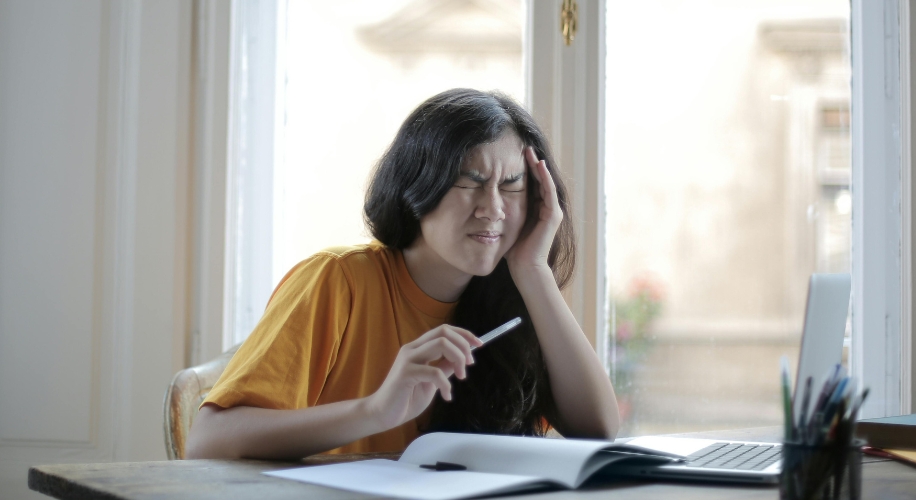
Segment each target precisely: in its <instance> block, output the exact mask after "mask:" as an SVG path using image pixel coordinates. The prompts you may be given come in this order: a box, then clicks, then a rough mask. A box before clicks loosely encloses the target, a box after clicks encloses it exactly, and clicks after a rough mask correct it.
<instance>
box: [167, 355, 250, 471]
mask: <svg viewBox="0 0 916 500" xmlns="http://www.w3.org/2000/svg"><path fill="white" fill-rule="evenodd" d="M239 345H241V344H239ZM239 345H236V346H235V347H233V348H231V349H229V350H228V351H226V352H224V353H222V354H220V355H219V356H218V357H217V358H216V359H214V360H212V361H208V362H207V363H204V364H202V365H198V366H192V367H190V368H185V369H184V370H181V371H180V372H178V373H176V374H175V377H174V378H172V383H171V384H169V388H168V390H166V392H165V401H164V403H163V405H162V406H163V413H164V414H165V415H164V417H165V418H164V421H163V431H164V432H165V452H166V454H167V455H168V457H169V460H184V456H185V443H186V442H187V439H188V430H190V429H191V423H192V422H193V421H194V417H195V416H197V408H198V407H199V406H200V404H201V403H203V401H204V398H206V397H207V394H208V393H209V392H210V389H212V388H213V385H214V384H216V381H217V380H219V377H220V375H222V374H223V370H225V369H226V365H228V364H229V360H230V359H232V356H233V355H234V354H235V351H237V350H238V349H239Z"/></svg>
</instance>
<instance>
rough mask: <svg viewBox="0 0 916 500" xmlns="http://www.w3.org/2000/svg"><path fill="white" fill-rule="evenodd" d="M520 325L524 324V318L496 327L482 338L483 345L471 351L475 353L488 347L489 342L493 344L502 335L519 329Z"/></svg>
mask: <svg viewBox="0 0 916 500" xmlns="http://www.w3.org/2000/svg"><path fill="white" fill-rule="evenodd" d="M520 324H522V318H515V319H512V320H509V321H507V322H506V323H504V324H503V325H501V326H498V327H496V328H495V329H493V330H492V331H490V332H488V333H487V334H486V335H484V336H482V337H480V341H481V342H483V344H481V345H479V346H477V347H471V350H472V351H473V350H474V349H480V348H481V347H483V346H485V345H487V344H488V343H489V342H492V341H493V340H494V339H496V338H497V337H499V336H500V335H502V334H504V333H506V332H508V331H509V330H512V329H513V328H515V327H517V326H518V325H520Z"/></svg>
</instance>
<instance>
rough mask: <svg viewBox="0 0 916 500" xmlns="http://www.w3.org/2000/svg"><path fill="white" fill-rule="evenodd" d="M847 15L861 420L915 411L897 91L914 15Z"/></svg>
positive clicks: (895, 4)
mask: <svg viewBox="0 0 916 500" xmlns="http://www.w3.org/2000/svg"><path fill="white" fill-rule="evenodd" d="M850 14H851V15H850V22H851V24H852V30H851V31H852V36H851V42H850V44H851V53H852V54H851V56H852V103H851V116H852V123H851V126H852V200H853V201H852V206H853V212H852V213H853V221H852V283H853V285H852V287H853V289H852V349H851V359H850V368H851V371H852V373H853V374H855V375H856V376H857V377H858V378H859V379H860V380H861V381H862V383H863V384H864V385H865V386H867V387H869V388H870V390H871V395H870V397H869V399H868V400H867V401H866V403H865V405H864V407H863V409H862V413H861V417H862V418H874V417H883V416H888V415H899V414H901V413H910V412H911V411H912V405H911V402H912V398H911V395H912V392H911V391H912V360H913V356H912V350H911V339H912V324H911V323H912V322H911V319H910V318H911V317H912V283H913V279H912V266H911V261H912V244H911V241H910V238H909V234H910V231H909V228H910V227H911V224H912V206H911V202H910V189H909V185H908V184H909V181H910V179H911V166H910V163H909V158H908V156H909V154H908V151H909V149H910V137H909V129H910V126H909V123H908V121H909V116H910V114H911V113H910V109H909V106H910V103H909V101H910V99H909V95H908V90H907V92H901V89H906V88H907V87H908V81H909V66H910V65H909V59H908V58H909V50H908V47H909V31H910V22H909V20H910V18H909V8H908V5H907V2H905V1H901V0H883V1H881V2H875V1H871V0H853V1H852V9H851V13H850ZM901 14H903V15H901ZM901 21H903V22H901ZM901 56H902V57H901ZM901 77H903V78H901ZM902 81H903V82H902ZM902 83H903V84H902ZM904 132H906V133H904ZM903 180H907V181H908V182H907V183H904V182H903ZM904 186H907V187H906V188H905V189H904Z"/></svg>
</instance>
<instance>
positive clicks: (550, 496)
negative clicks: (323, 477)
mask: <svg viewBox="0 0 916 500" xmlns="http://www.w3.org/2000/svg"><path fill="white" fill-rule="evenodd" d="M779 432H780V430H779V428H777V427H766V428H758V429H742V430H734V431H715V432H702V433H690V434H682V436H684V437H698V438H712V439H735V440H748V441H762V442H778V441H779ZM396 457H397V454H374V455H372V456H371V458H396ZM357 458H360V459H362V458H369V457H368V456H366V455H346V456H338V457H311V458H308V459H305V460H304V461H303V462H261V461H254V460H176V461H172V462H130V463H106V464H69V465H43V466H37V467H32V468H31V469H30V470H29V488H31V489H33V490H35V491H38V492H41V493H44V494H46V495H50V496H52V497H55V498H61V499H86V498H100V499H129V500H146V499H150V500H151V499H162V498H182V499H185V498H186V499H201V500H203V499H214V500H216V499H219V500H223V499H227V500H233V499H256V500H258V499H263V500H267V499H271V500H273V499H287V498H288V499H297V500H301V499H303V498H320V499H321V500H343V499H348V500H349V499H364V498H368V497H367V496H366V495H362V494H360V493H351V492H347V491H340V490H334V489H330V488H325V487H322V486H314V485H309V484H303V483H297V482H294V481H287V480H283V479H277V478H272V477H268V476H264V475H262V474H261V472H263V471H267V470H275V469H282V468H284V467H296V466H300V465H302V464H303V463H304V464H312V465H314V464H321V463H333V462H336V461H346V460H354V459H357ZM865 462H866V463H864V464H863V466H862V472H863V476H864V478H863V484H862V498H863V499H873V498H874V499H882V500H885V499H887V500H895V499H912V498H913V497H914V496H916V468H913V467H909V466H907V465H904V464H901V463H898V462H894V461H890V460H884V459H876V458H874V457H865ZM536 495H537V500H583V499H603V498H613V499H614V500H617V499H621V500H627V499H637V498H638V499H644V498H672V499H675V498H676V499H692V498H697V499H713V500H714V499H720V498H721V499H736V498H740V499H748V500H750V499H758V498H759V499H770V500H772V499H776V498H779V491H778V489H777V488H776V487H774V486H730V485H714V484H693V483H676V482H664V483H661V482H653V483H647V482H630V481H627V482H622V481H619V482H612V483H603V484H595V485H586V487H583V488H580V489H578V490H575V491H556V492H549V493H537V494H536ZM523 496H527V497H531V496H533V495H532V494H529V495H519V496H516V497H513V498H521V497H523ZM502 498H506V497H502Z"/></svg>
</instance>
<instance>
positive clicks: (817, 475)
mask: <svg viewBox="0 0 916 500" xmlns="http://www.w3.org/2000/svg"><path fill="white" fill-rule="evenodd" d="M864 444H865V443H864V442H862V441H856V442H853V443H852V444H849V443H829V444H822V445H811V444H804V443H791V442H786V443H783V445H782V473H781V474H780V476H779V498H780V499H782V500H836V499H842V500H859V499H860V498H861V492H862V445H864Z"/></svg>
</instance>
